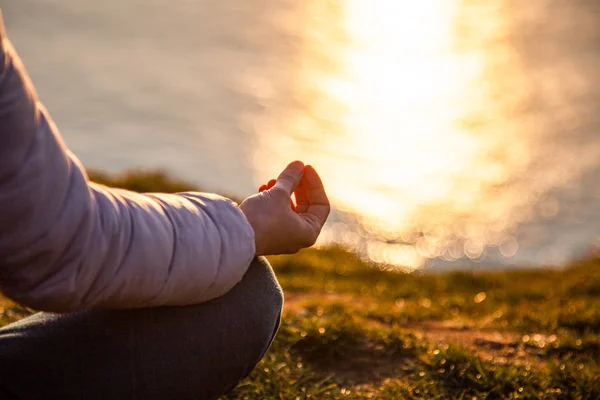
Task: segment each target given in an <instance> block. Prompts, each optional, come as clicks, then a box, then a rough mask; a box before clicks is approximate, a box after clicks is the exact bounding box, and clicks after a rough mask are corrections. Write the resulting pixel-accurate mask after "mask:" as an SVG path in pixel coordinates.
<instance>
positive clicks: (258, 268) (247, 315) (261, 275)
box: [239, 257, 283, 363]
mask: <svg viewBox="0 0 600 400" xmlns="http://www.w3.org/2000/svg"><path fill="white" fill-rule="evenodd" d="M239 286H240V288H239V289H241V290H240V292H241V293H240V294H241V296H242V297H243V299H242V301H243V302H245V303H246V305H247V306H246V307H244V308H245V311H244V313H243V315H244V317H243V318H244V319H245V323H244V325H245V326H246V327H247V328H248V330H247V331H246V332H245V333H244V334H243V335H248V336H246V338H247V339H248V340H249V341H250V342H251V345H250V347H251V348H252V349H253V350H254V351H251V352H249V353H248V355H250V354H251V358H253V360H251V362H253V363H258V362H259V361H260V360H261V359H262V357H263V356H264V354H265V353H266V351H267V350H268V348H269V346H270V345H271V342H272V341H273V339H274V338H275V333H276V332H277V329H278V327H279V322H280V320H281V312H282V308H283V291H282V290H281V287H280V286H279V283H278V282H277V279H276V277H275V273H274V272H273V269H272V268H271V266H270V265H269V262H268V261H267V260H266V258H264V257H258V258H255V259H254V260H253V261H252V264H251V265H250V267H249V268H248V271H247V272H246V274H245V275H244V278H243V279H242V281H241V282H240V284H239Z"/></svg>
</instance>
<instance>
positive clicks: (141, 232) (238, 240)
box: [0, 14, 255, 312]
mask: <svg viewBox="0 0 600 400" xmlns="http://www.w3.org/2000/svg"><path fill="white" fill-rule="evenodd" d="M254 252H255V248H254V231H253V230H252V227H251V226H250V225H249V223H248V221H247V220H246V218H245V216H244V214H243V213H242V212H241V210H240V209H239V207H238V206H237V205H236V204H235V203H234V202H232V201H231V200H228V199H226V198H223V197H220V196H217V195H212V194H205V193H195V192H190V193H180V194H137V193H133V192H129V191H125V190H120V189H113V188H108V187H104V186H101V185H97V184H94V183H90V182H88V178H87V175H86V173H85V170H84V169H83V167H82V166H81V165H80V163H79V161H78V160H77V159H76V158H75V156H74V155H73V154H71V153H70V152H69V151H68V149H67V148H66V146H65V145H64V143H63V142H62V139H61V137H60V134H59V132H58V130H57V128H56V126H55V125H54V123H53V122H52V120H51V118H50V117H49V116H48V113H47V112H46V110H45V109H44V108H43V106H42V105H41V104H40V103H39V102H38V99H37V96H36V93H35V91H34V88H33V86H32V84H31V82H30V80H29V78H28V77H27V74H26V72H25V69H24V67H23V64H22V63H21V60H20V59H19V57H18V55H17V54H16V52H15V50H14V48H13V47H12V45H11V43H10V42H9V41H8V39H7V38H6V35H5V33H4V29H3V23H2V16H1V14H0V291H1V292H2V293H4V294H5V295H6V296H8V297H10V298H12V299H14V300H16V301H18V302H20V303H22V304H25V305H27V306H29V307H32V308H35V309H39V310H47V311H56V312H66V311H75V310H80V309H84V308H89V307H108V308H138V307H150V306H160V305H186V304H194V303H200V302H203V301H207V300H210V299H212V298H215V297H219V296H221V295H223V294H224V293H226V292H227V291H228V290H229V289H231V288H232V287H233V286H234V285H235V284H236V283H237V282H239V281H240V280H241V278H242V276H243V274H244V273H245V271H246V269H247V268H248V266H249V264H250V262H251V261H252V258H253V257H254Z"/></svg>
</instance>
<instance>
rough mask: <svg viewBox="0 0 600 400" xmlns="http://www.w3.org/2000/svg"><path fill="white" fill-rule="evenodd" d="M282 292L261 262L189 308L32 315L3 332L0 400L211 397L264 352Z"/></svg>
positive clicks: (276, 322) (225, 389)
mask: <svg viewBox="0 0 600 400" xmlns="http://www.w3.org/2000/svg"><path fill="white" fill-rule="evenodd" d="M282 304H283V294H282V292H281V288H280V287H279V284H278V283H277V280H276V279H275V275H274V274H273V270H272V269H271V267H270V266H269V264H268V262H267V261H266V259H264V258H258V259H255V260H254V261H253V262H252V264H251V265H250V268H249V269H248V272H247V273H246V275H244V278H243V279H242V281H241V282H240V283H238V284H237V286H235V287H234V288H233V289H232V290H231V291H230V292H229V293H227V294H226V295H224V296H222V297H220V298H218V299H215V300H212V301H209V302H207V303H203V304H199V305H195V306H186V307H158V308H146V309H139V310H119V311H117V310H88V311H83V312H78V313H73V314H48V313H39V314H36V315H33V316H31V317H29V318H26V319H24V320H21V321H18V322H16V323H14V324H11V325H9V326H6V327H4V328H2V329H0V399H13V398H14V399H89V400H95V399H144V400H146V399H214V398H217V397H219V396H220V395H222V394H225V393H227V392H228V391H230V390H232V389H233V388H234V387H235V386H236V385H237V384H238V382H239V381H240V380H241V379H243V378H244V377H246V376H247V375H248V374H249V373H250V372H251V371H252V369H253V368H254V367H255V366H256V364H257V363H258V362H259V361H260V359H261V358H262V357H263V355H264V354H265V352H266V351H267V349H268V347H269V345H270V344H271V341H272V340H273V337H274V336H275V332H276V330H277V327H278V325H279V319H280V316H281V307H282Z"/></svg>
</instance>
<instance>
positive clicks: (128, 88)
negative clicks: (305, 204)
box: [2, 0, 600, 269]
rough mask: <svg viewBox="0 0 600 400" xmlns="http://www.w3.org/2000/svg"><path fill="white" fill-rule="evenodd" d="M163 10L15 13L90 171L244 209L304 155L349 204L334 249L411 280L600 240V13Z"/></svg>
mask: <svg viewBox="0 0 600 400" xmlns="http://www.w3.org/2000/svg"><path fill="white" fill-rule="evenodd" d="M165 4H166V3H164V2H162V1H158V0H128V1H126V2H123V1H120V0H106V1H104V2H81V1H80V0H44V1H38V0H19V1H18V2H10V3H7V4H4V3H3V4H2V7H3V11H4V12H5V16H6V18H5V19H6V23H7V25H8V32H9V35H10V37H11V39H12V40H14V42H15V45H16V47H17V49H18V50H19V52H20V53H21V55H22V56H23V59H24V60H25V63H26V65H27V67H28V70H29V72H30V74H31V75H32V77H33V79H34V82H35V84H36V86H37V88H38V91H39V93H40V95H41V98H42V100H43V101H44V102H45V103H46V105H47V106H48V108H49V110H50V111H51V113H52V115H53V116H54V118H55V120H56V122H57V124H58V126H59V127H60V128H61V130H62V133H63V135H64V136H65V139H66V142H67V143H68V145H69V146H70V148H71V149H72V150H73V151H74V152H75V153H76V154H77V155H78V156H79V157H80V158H81V159H82V161H83V162H84V163H85V164H86V165H88V166H93V167H97V168H102V169H107V170H108V171H111V172H115V171H119V170H123V169H125V168H132V167H143V168H164V169H166V170H167V171H169V172H171V173H173V174H174V175H177V176H182V177H183V178H186V179H190V180H192V181H194V182H197V183H199V184H200V185H202V187H204V188H206V189H207V190H214V191H217V192H222V193H226V194H233V195H236V196H238V197H242V196H244V195H248V194H249V193H250V192H251V191H252V190H255V188H256V187H258V185H259V184H260V183H263V182H265V181H266V180H268V179H270V178H272V177H274V175H275V174H276V173H277V172H278V171H279V170H280V169H281V168H282V167H283V166H284V165H286V164H287V163H288V162H289V161H290V160H292V159H302V160H304V161H306V162H308V163H311V164H313V165H314V166H315V167H316V168H317V170H318V171H320V173H321V174H322V176H323V180H324V182H325V184H326V187H327V190H328V192H329V194H330V197H331V199H332V202H333V204H334V206H335V212H334V213H333V215H332V216H331V219H330V221H329V222H328V224H327V225H326V229H325V231H324V233H323V235H322V237H321V241H320V243H321V244H323V243H338V244H341V245H344V246H349V247H351V248H353V249H356V250H359V251H360V252H361V253H362V254H363V255H365V256H368V257H370V258H371V259H373V260H375V261H378V262H384V263H390V264H393V265H397V266H402V267H405V268H407V269H414V268H419V267H421V266H423V265H425V264H428V263H430V262H429V261H428V260H430V259H435V260H436V261H435V263H436V265H443V266H445V265H446V264H444V263H451V262H453V261H455V260H456V262H457V263H470V262H479V261H481V260H484V259H485V260H486V262H489V263H523V262H527V263H536V264H544V263H546V264H556V263H561V262H564V261H566V260H568V259H569V258H571V257H573V256H578V255H581V254H582V251H587V250H589V249H590V248H593V247H594V246H596V245H597V244H598V243H600V242H599V241H598V237H599V233H598V228H597V226H598V225H599V224H600V213H598V212H596V211H595V210H597V209H598V207H597V204H598V203H599V202H600V167H599V164H598V162H597V160H598V159H599V156H600V140H599V136H598V130H599V129H600V85H599V82H600V78H598V74H597V71H598V70H600V50H599V49H598V43H600V3H599V2H597V1H594V0H529V1H527V2H524V1H522V0H493V1H489V0H485V1H484V0H420V1H411V2H406V1H397V0H387V1H386V0H343V1H342V0H327V1H326V0H306V1H295V0H277V1H275V0H253V1H252V2H214V1H211V0H197V1H193V2H191V1H187V0H173V1H171V2H170V3H169V6H168V7H167V6H165ZM142 7H143V9H144V13H143V14H140V12H139V10H140V9H141V8H142Z"/></svg>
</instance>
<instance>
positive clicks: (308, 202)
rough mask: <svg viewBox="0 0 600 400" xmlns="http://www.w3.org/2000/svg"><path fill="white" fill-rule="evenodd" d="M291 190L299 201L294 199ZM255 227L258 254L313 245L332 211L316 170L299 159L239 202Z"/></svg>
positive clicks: (294, 249)
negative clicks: (292, 199)
mask: <svg viewBox="0 0 600 400" xmlns="http://www.w3.org/2000/svg"><path fill="white" fill-rule="evenodd" d="M292 193H293V194H294V196H295V197H296V205H294V204H293V203H291V201H290V198H291V196H292ZM240 208H241V210H242V212H243V213H244V214H245V215H246V218H247V219H248V222H249V223H250V225H251V226H252V228H253V229H254V240H255V242H256V255H257V256H261V255H275V254H292V253H296V252H297V251H298V250H300V249H302V248H305V247H310V246H312V245H313V244H314V243H315V242H316V240H317V237H319V233H321V228H323V224H325V221H326V220H327V216H328V215H329V210H330V206H329V199H327V194H325V188H324V187H323V182H321V178H320V177H319V174H317V171H315V169H314V168H313V167H311V166H310V165H307V166H304V164H303V163H302V162H300V161H294V162H292V163H291V164H289V165H288V166H287V167H286V168H285V169H284V170H283V171H282V172H281V174H280V175H279V177H278V178H277V180H271V181H269V183H268V184H266V185H262V186H261V187H260V189H259V193H257V194H255V195H252V196H250V197H248V198H247V199H246V200H244V201H243V202H242V204H241V205H240Z"/></svg>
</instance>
